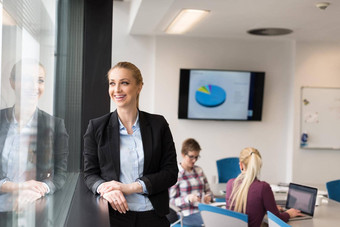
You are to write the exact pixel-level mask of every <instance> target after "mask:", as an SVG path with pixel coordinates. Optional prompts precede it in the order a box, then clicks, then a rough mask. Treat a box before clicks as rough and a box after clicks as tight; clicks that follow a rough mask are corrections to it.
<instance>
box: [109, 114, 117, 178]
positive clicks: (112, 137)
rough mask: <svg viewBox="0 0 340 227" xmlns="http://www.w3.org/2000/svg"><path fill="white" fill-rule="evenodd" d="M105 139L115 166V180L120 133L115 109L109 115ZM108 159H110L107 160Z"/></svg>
mask: <svg viewBox="0 0 340 227" xmlns="http://www.w3.org/2000/svg"><path fill="white" fill-rule="evenodd" d="M107 131H108V133H107V138H106V139H107V141H108V143H109V149H110V154H111V158H112V161H113V164H114V165H113V166H114V168H115V173H116V180H119V176H120V134H119V122H118V114H117V110H116V111H114V112H113V113H112V115H111V118H110V122H109V125H108V127H107ZM107 161H110V160H107Z"/></svg>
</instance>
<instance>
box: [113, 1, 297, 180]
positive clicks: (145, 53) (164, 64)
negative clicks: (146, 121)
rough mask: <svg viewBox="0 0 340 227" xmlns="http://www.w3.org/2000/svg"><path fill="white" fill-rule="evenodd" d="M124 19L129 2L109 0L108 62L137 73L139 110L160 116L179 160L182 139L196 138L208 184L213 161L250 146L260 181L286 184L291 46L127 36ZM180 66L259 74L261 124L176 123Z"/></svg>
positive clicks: (213, 171) (273, 42)
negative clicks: (256, 154)
mask: <svg viewBox="0 0 340 227" xmlns="http://www.w3.org/2000/svg"><path fill="white" fill-rule="evenodd" d="M128 15H129V4H127V3H125V2H122V3H120V2H115V4H114V27H113V36H114V38H113V54H112V57H113V63H116V62H118V61H123V60H127V61H131V62H133V63H135V64H136V65H137V66H138V67H139V68H140V69H141V71H142V74H143V77H144V81H145V85H144V88H143V91H142V94H141V103H140V107H141V109H142V110H146V111H149V112H153V113H160V114H162V115H164V116H165V117H166V119H167V120H168V122H169V124H170V128H171V130H172V133H173V136H174V141H175V144H176V148H177V154H178V157H179V160H181V156H180V148H181V143H182V141H183V140H184V139H186V138H188V137H193V138H195V139H197V140H198V141H199V143H200V144H201V147H202V152H201V156H202V159H201V160H199V161H198V163H197V164H198V165H200V166H202V167H203V168H204V171H205V173H206V175H207V177H208V180H209V181H212V179H213V177H214V176H216V175H217V170H216V160H217V159H219V158H223V157H227V156H238V154H239V152H240V151H241V149H242V148H244V147H246V146H254V147H256V148H258V149H259V150H260V152H261V153H262V156H263V161H264V165H263V170H262V179H264V180H266V181H269V182H280V181H287V179H289V178H290V175H289V174H290V171H287V166H289V165H290V162H289V161H287V157H289V156H292V149H291V148H292V146H288V145H290V144H291V141H289V139H290V137H289V136H288V135H289V133H288V130H291V129H292V128H293V126H292V120H291V119H293V117H292V114H293V111H294V110H293V107H294V105H293V97H292V86H293V72H294V58H295V43H294V42H289V41H276V40H271V39H267V38H263V39H258V40H257V41H251V40H228V39H213V38H188V37H186V38H183V37H178V36H172V37H143V36H130V35H129V34H128V31H127V28H128V26H127V25H128ZM181 67H187V68H190V67H192V68H208V69H214V68H219V69H234V70H255V71H265V72H266V79H265V91H264V104H263V116H262V121H261V122H236V121H201V120H179V119H177V105H178V91H179V69H180V68H181ZM113 108H114V107H113Z"/></svg>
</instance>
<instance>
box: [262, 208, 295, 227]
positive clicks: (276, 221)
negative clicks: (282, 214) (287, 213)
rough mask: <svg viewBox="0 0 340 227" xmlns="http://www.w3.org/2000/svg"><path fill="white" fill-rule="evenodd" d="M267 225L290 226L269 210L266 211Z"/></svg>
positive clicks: (275, 226) (272, 226) (270, 226)
mask: <svg viewBox="0 0 340 227" xmlns="http://www.w3.org/2000/svg"><path fill="white" fill-rule="evenodd" d="M267 216H268V226H269V227H291V226H290V225H288V224H287V223H286V222H284V221H282V220H281V219H280V218H279V217H277V216H276V215H275V214H273V213H272V212H270V211H267Z"/></svg>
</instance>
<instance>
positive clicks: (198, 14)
mask: <svg viewBox="0 0 340 227" xmlns="http://www.w3.org/2000/svg"><path fill="white" fill-rule="evenodd" d="M208 13H210V11H209V10H198V9H182V10H181V12H180V13H179V14H178V15H177V16H176V17H175V19H174V20H173V21H172V22H171V24H170V25H169V26H168V28H167V29H166V30H165V32H166V33H168V34H182V33H184V32H186V31H188V30H189V29H190V28H192V27H193V26H194V25H195V24H197V23H198V22H199V21H200V20H202V19H203V18H204V17H205V16H207V15H208Z"/></svg>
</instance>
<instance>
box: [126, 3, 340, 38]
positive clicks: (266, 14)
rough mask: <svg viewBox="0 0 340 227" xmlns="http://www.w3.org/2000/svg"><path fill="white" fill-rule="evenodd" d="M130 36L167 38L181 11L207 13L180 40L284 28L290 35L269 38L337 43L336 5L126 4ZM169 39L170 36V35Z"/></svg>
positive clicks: (338, 18)
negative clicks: (129, 8)
mask: <svg viewBox="0 0 340 227" xmlns="http://www.w3.org/2000/svg"><path fill="white" fill-rule="evenodd" d="M130 1H131V12H133V13H134V15H133V16H132V18H134V20H132V21H131V22H130V24H131V28H130V33H131V34H138V35H167V34H166V33H164V30H165V28H166V27H167V26H168V24H169V23H170V22H171V20H172V19H173V18H174V17H175V16H176V15H177V14H178V13H179V11H180V10H181V9H183V8H194V9H205V10H210V11H211V13H210V14H209V15H208V16H207V17H206V18H205V19H204V20H203V21H201V22H200V23H199V24H197V25H196V26H195V27H194V28H192V29H191V30H190V31H188V32H187V33H185V34H182V36H190V37H193V36H194V37H219V38H262V39H263V38H269V37H258V36H254V35H249V34H248V33H247V31H248V30H250V29H255V28H288V29H291V30H293V33H291V34H288V35H283V36H273V37H270V38H275V39H288V40H297V41H316V40H318V41H340V1H339V0H329V1H328V2H330V5H329V7H328V8H327V9H325V10H321V9H319V8H317V7H316V6H315V4H316V3H317V2H320V1H317V0H130ZM172 36H173V35H172Z"/></svg>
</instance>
